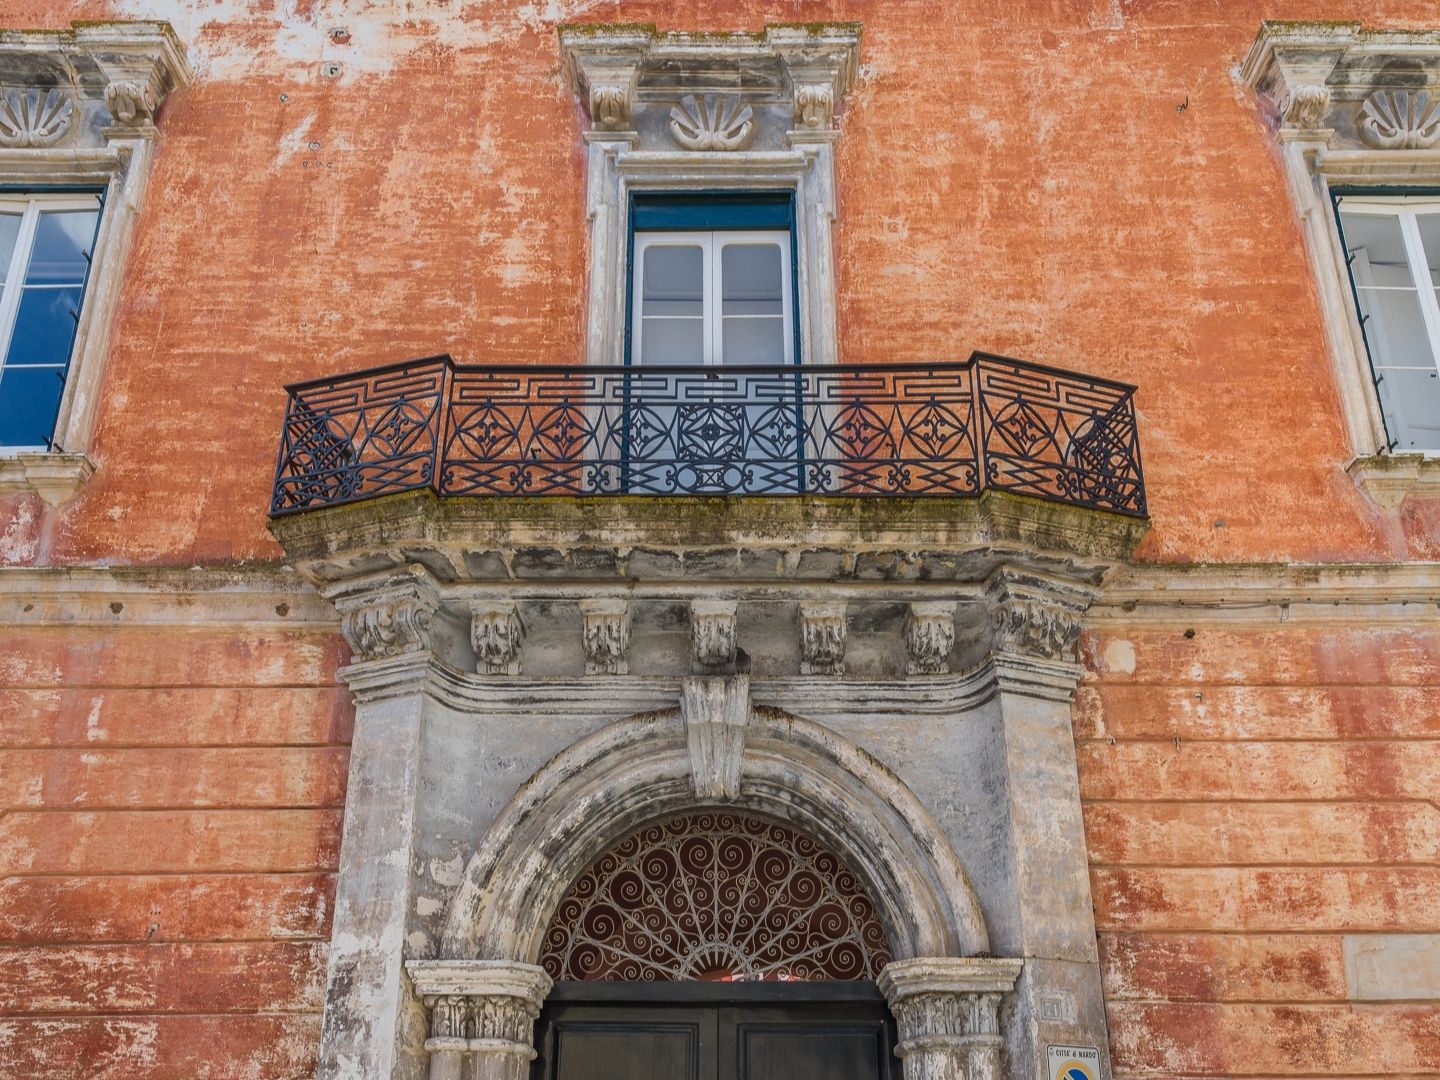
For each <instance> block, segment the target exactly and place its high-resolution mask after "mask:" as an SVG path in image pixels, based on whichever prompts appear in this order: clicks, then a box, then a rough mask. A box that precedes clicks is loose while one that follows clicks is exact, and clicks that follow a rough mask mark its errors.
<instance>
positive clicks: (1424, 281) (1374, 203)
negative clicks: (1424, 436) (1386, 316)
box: [1335, 192, 1440, 458]
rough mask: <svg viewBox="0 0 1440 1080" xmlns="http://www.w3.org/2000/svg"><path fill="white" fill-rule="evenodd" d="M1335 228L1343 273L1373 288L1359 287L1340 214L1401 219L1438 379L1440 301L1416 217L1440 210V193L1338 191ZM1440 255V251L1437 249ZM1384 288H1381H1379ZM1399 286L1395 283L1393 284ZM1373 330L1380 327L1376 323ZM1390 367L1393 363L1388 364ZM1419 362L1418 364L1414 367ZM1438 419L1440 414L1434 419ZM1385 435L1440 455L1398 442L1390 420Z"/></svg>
mask: <svg viewBox="0 0 1440 1080" xmlns="http://www.w3.org/2000/svg"><path fill="white" fill-rule="evenodd" d="M1335 213H1336V228H1337V229H1338V230H1339V231H1340V235H1341V237H1342V238H1343V239H1344V246H1345V249H1346V250H1345V252H1344V254H1345V257H1346V258H1345V261H1346V274H1347V276H1348V280H1349V283H1350V285H1351V288H1352V289H1359V288H1361V287H1365V288H1376V286H1373V285H1370V286H1362V283H1361V282H1359V281H1357V280H1356V277H1355V268H1354V266H1353V265H1352V264H1351V261H1350V251H1349V248H1350V241H1349V238H1348V237H1345V228H1344V223H1343V222H1341V220H1340V214H1342V213H1344V214H1359V215H1369V216H1372V217H1392V218H1398V219H1399V222H1400V236H1401V239H1402V240H1403V242H1404V244H1405V259H1406V261H1407V263H1408V264H1409V269H1410V278H1411V280H1412V281H1413V282H1414V283H1415V292H1416V294H1417V296H1418V300H1419V305H1420V316H1421V319H1422V320H1423V322H1424V324H1425V333H1426V336H1427V337H1428V339H1429V344H1430V358H1431V364H1432V365H1433V366H1434V367H1435V368H1436V377H1437V378H1440V301H1437V299H1436V295H1435V290H1436V287H1437V286H1436V284H1435V282H1434V281H1432V280H1431V277H1430V264H1429V263H1428V262H1427V261H1426V258H1425V254H1426V253H1425V245H1424V241H1423V240H1422V238H1421V236H1420V224H1419V222H1418V221H1416V220H1415V217H1416V214H1417V213H1440V194H1436V195H1370V194H1359V195H1357V194H1353V193H1350V192H1340V193H1337V194H1336V195H1335ZM1436 254H1437V255H1440V252H1436ZM1382 288H1383V287H1382ZM1396 288H1398V286H1396ZM1361 318H1362V316H1361V312H1360V310H1359V309H1358V308H1357V309H1356V311H1355V319H1356V321H1357V323H1360V330H1361V333H1362V335H1363V336H1364V339H1365V342H1366V346H1367V349H1368V350H1369V355H1370V362H1371V374H1372V375H1373V376H1374V377H1375V378H1377V379H1378V378H1381V377H1382V376H1381V374H1380V373H1379V372H1377V371H1375V370H1374V365H1375V362H1376V358H1375V353H1376V343H1375V335H1374V333H1372V332H1369V330H1368V329H1367V326H1366V325H1365V323H1364V322H1362V321H1361ZM1376 330H1381V328H1380V327H1379V326H1377V327H1376ZM1391 366H1393V365H1391ZM1418 367H1419V365H1417V368H1418ZM1381 413H1382V416H1383V415H1384V414H1385V413H1386V409H1385V405H1384V402H1383V400H1382V402H1381ZM1436 419H1437V420H1440V417H1437V418H1436ZM1401 422H1402V421H1401V420H1400V418H1399V417H1398V416H1397V418H1396V420H1395V423H1396V425H1397V426H1398V425H1399V424H1400V423H1401ZM1386 435H1387V437H1388V438H1389V440H1390V445H1391V449H1392V450H1395V451H1397V452H1400V453H1414V454H1424V455H1425V456H1426V457H1432V458H1434V457H1440V449H1411V448H1409V447H1405V446H1402V445H1400V443H1401V433H1400V431H1392V430H1390V429H1389V422H1388V420H1387V424H1386Z"/></svg>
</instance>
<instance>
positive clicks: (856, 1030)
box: [531, 983, 900, 1080]
mask: <svg viewBox="0 0 1440 1080" xmlns="http://www.w3.org/2000/svg"><path fill="white" fill-rule="evenodd" d="M536 1048H537V1050H538V1053H539V1056H538V1057H537V1058H536V1060H535V1064H534V1068H533V1071H532V1073H531V1076H532V1080H899V1078H900V1062H899V1061H898V1060H897V1059H896V1058H895V1056H894V1048H895V1032H894V1024H893V1021H892V1020H891V1017H890V1013H889V1010H888V1009H887V1008H886V1007H885V1002H884V999H883V998H881V996H880V994H879V992H878V991H877V990H876V989H875V985H874V984H873V983H645V984H633V983H559V984H557V985H556V987H555V991H554V992H553V993H552V995H551V997H550V999H549V1000H548V1001H547V1003H546V1006H545V1009H544V1011H543V1012H542V1013H541V1015H540V1020H539V1023H538V1024H537V1025H536Z"/></svg>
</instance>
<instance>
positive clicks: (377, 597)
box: [335, 575, 436, 660]
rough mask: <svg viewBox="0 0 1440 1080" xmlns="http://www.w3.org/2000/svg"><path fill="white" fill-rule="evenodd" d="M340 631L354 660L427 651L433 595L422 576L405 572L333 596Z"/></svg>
mask: <svg viewBox="0 0 1440 1080" xmlns="http://www.w3.org/2000/svg"><path fill="white" fill-rule="evenodd" d="M335 608H336V610H337V611H339V613H340V633H341V634H342V635H343V636H344V638H345V641H346V643H347V644H348V645H349V646H350V650H351V652H353V653H354V654H355V656H356V658H357V659H360V660H381V659H386V658H389V657H393V656H403V655H405V654H407V653H424V652H428V651H429V650H430V631H431V625H432V622H433V620H434V615H435V608H436V598H435V595H434V592H433V590H431V589H430V588H428V587H427V585H426V583H425V582H424V580H423V579H421V578H419V577H416V576H413V575H404V576H400V577H397V578H394V579H391V580H389V581H385V582H382V583H381V584H379V585H377V586H375V587H374V588H371V589H367V590H365V591H364V592H360V593H357V594H354V595H351V596H342V597H339V598H337V599H336V601H335Z"/></svg>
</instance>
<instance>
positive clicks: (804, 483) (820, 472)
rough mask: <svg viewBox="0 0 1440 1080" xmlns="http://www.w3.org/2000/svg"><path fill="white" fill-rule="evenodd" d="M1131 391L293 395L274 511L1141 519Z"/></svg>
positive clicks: (788, 388)
mask: <svg viewBox="0 0 1440 1080" xmlns="http://www.w3.org/2000/svg"><path fill="white" fill-rule="evenodd" d="M1133 390H1134V388H1133V387H1129V386H1126V385H1124V384H1121V383H1113V382H1108V381H1106V380H1100V379H1092V378H1088V377H1086V376H1081V375H1074V374H1071V373H1068V372H1063V371H1058V370H1056V369H1052V368H1046V367H1042V366H1040V365H1035V364H1028V363H1024V362H1022V361H1018V360H1008V359H1005V358H1003V357H992V356H987V355H983V354H976V355H975V356H972V357H971V359H970V360H969V361H967V362H965V363H936V364H865V365H842V366H832V367H799V366H783V367H780V366H777V367H710V368H696V367H684V368H667V367H630V368H606V367H585V366H576V367H540V366H523V365H504V366H459V365H455V364H454V363H452V362H451V361H450V359H449V358H448V357H433V358H430V359H427V360H422V361H415V362H413V363H411V364H399V365H393V366H391V367H388V368H379V369H375V370H373V371H369V372H362V373H359V374H357V375H353V376H346V377H341V378H337V379H328V380H319V381H315V382H309V383H302V384H297V385H295V386H292V387H290V388H289V392H290V402H289V408H288V411H287V413H286V420H285V430H284V435H283V438H282V443H281V450H280V460H279V463H278V466H277V470H276V482H275V492H274V499H273V501H272V504H271V512H272V514H277V515H278V514H285V513H290V512H294V511H298V510H306V509H312V508H315V507H320V506H331V505H337V504H340V503H346V502H353V501H356V500H358V499H365V498H370V497H373V496H377V495H383V494H388V493H391V492H396V491H406V490H414V489H417V488H431V489H433V490H434V491H436V492H437V493H438V494H441V495H607V494H630V495H669V494H695V495H794V494H817V495H845V496H850V495H871V496H873V495H892V496H893V495H948V496H952V497H954V496H973V495H978V494H979V493H980V492H981V491H982V490H984V489H985V488H987V487H990V488H1002V489H1006V490H1011V491H1019V492H1024V493H1027V494H1031V495H1038V496H1041V497H1043V498H1047V499H1052V500H1058V501H1061V502H1067V503H1072V504H1078V505H1083V506H1093V507H1097V508H1101V509H1108V510H1117V511H1120V512H1122V513H1127V514H1136V515H1143V514H1144V513H1145V498H1144V484H1143V480H1142V477H1141V471H1140V455H1139V444H1138V441H1137V437H1136V432H1135V412H1134V402H1133Z"/></svg>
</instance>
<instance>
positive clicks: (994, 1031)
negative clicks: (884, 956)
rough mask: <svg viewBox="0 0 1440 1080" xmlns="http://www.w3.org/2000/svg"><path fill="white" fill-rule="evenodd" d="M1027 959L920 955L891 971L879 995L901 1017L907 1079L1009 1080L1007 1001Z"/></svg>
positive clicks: (884, 973) (887, 970) (901, 1052)
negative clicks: (1003, 1006)
mask: <svg viewBox="0 0 1440 1080" xmlns="http://www.w3.org/2000/svg"><path fill="white" fill-rule="evenodd" d="M1022 964H1023V961H1021V960H1018V959H1009V958H980V957H920V958H917V959H913V960H897V961H895V962H894V963H892V964H889V965H887V966H886V968H885V970H884V971H882V972H881V973H880V978H879V980H878V982H879V987H880V992H881V993H883V994H884V995H885V1000H886V1001H887V1002H888V1003H889V1005H890V1011H891V1012H892V1013H894V1014H895V1025H896V1029H897V1033H898V1035H899V1045H898V1046H896V1048H895V1054H896V1056H897V1057H899V1058H901V1059H903V1060H904V1062H905V1076H906V1080H1002V1077H1003V1076H1004V1046H1005V1043H1004V1039H1003V1037H1002V1036H1001V1034H1000V1003H1001V1001H1002V999H1003V998H1004V996H1005V995H1006V994H1008V993H1009V992H1010V991H1011V990H1013V989H1014V988H1015V980H1016V979H1017V978H1018V977H1019V975H1020V968H1021V966H1022Z"/></svg>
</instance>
